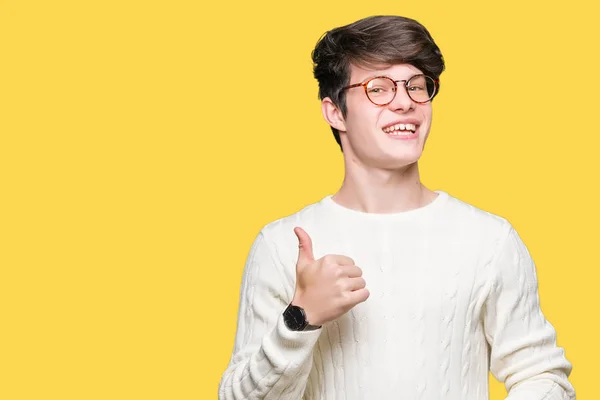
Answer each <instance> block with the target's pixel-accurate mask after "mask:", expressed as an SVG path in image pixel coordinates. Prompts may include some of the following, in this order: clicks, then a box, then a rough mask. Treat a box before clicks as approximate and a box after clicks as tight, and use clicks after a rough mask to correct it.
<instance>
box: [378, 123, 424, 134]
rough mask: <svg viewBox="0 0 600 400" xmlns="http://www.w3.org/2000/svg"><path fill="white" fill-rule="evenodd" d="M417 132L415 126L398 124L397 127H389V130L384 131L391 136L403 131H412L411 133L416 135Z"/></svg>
mask: <svg viewBox="0 0 600 400" xmlns="http://www.w3.org/2000/svg"><path fill="white" fill-rule="evenodd" d="M416 130H417V127H416V126H415V124H396V125H392V126H388V127H387V128H385V129H383V131H384V132H385V133H391V134H394V133H395V132H398V131H402V132H407V131H410V132H412V133H414V132H415V131H416Z"/></svg>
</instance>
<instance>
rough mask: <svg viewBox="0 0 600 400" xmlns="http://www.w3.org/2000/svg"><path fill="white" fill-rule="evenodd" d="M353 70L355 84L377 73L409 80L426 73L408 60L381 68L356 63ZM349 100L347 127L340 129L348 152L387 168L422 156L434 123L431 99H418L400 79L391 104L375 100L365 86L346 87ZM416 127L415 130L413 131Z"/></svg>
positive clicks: (373, 165)
mask: <svg viewBox="0 0 600 400" xmlns="http://www.w3.org/2000/svg"><path fill="white" fill-rule="evenodd" d="M350 71H351V75H350V77H351V79H350V83H351V84H354V83H359V82H364V81H366V80H367V79H369V78H371V77H374V76H388V77H390V78H392V79H393V80H397V81H399V80H408V79H410V78H411V77H413V76H414V75H417V74H422V73H423V72H422V71H420V70H419V69H417V68H415V67H413V66H412V65H408V64H400V65H394V66H392V67H386V68H385V69H377V70H366V69H362V68H359V67H356V66H354V65H352V66H351V70H350ZM346 104H347V114H346V117H345V118H344V121H343V125H344V128H345V129H344V130H343V131H342V132H340V135H341V140H342V145H343V146H344V147H343V148H344V153H345V154H346V156H351V157H352V160H354V161H359V162H360V163H361V164H365V165H367V166H371V167H376V168H383V169H398V168H402V167H404V166H407V165H409V164H413V163H415V162H416V161H417V160H418V159H419V157H420V156H421V153H422V152H423V148H424V146H425V142H426V140H427V137H428V135H429V129H430V126H431V116H432V109H431V102H428V103H425V104H419V103H416V102H414V101H413V100H412V99H411V98H410V97H409V96H408V94H407V91H406V89H405V87H404V82H398V91H397V93H396V97H395V98H394V100H393V101H392V102H391V103H390V104H388V105H385V106H378V105H375V104H373V103H372V102H371V101H369V99H368V98H367V96H366V95H365V91H364V89H363V87H356V88H352V89H348V90H346ZM400 124H403V125H404V126H402V125H400ZM407 124H408V126H406V125H407ZM415 128H416V129H415ZM412 129H414V132H413V133H409V132H408V131H410V130H412ZM356 159H358V160H356Z"/></svg>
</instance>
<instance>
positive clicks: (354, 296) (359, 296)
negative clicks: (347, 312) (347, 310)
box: [348, 288, 370, 305]
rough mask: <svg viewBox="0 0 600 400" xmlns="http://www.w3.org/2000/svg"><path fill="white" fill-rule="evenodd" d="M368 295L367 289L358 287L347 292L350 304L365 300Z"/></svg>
mask: <svg viewBox="0 0 600 400" xmlns="http://www.w3.org/2000/svg"><path fill="white" fill-rule="evenodd" d="M369 296H370V293H369V289H366V288H364V289H358V290H355V291H353V292H350V293H348V298H349V299H350V302H351V304H354V305H356V304H358V303H362V302H364V301H366V300H367V299H368V298H369Z"/></svg>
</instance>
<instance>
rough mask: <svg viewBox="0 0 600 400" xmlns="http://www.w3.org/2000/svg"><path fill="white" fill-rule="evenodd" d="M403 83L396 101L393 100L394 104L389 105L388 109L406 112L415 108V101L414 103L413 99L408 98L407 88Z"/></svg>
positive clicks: (398, 90)
mask: <svg viewBox="0 0 600 400" xmlns="http://www.w3.org/2000/svg"><path fill="white" fill-rule="evenodd" d="M402 83H403V82H401V83H400V84H399V85H398V89H397V91H396V97H394V100H392V102H391V103H390V104H388V105H387V106H388V108H389V109H390V110H392V111H403V112H405V111H408V110H410V109H411V108H413V107H414V105H415V103H414V101H412V99H411V98H410V97H409V96H408V93H407V92H406V88H405V87H404V85H402Z"/></svg>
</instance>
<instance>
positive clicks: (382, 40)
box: [312, 16, 445, 151]
mask: <svg viewBox="0 0 600 400" xmlns="http://www.w3.org/2000/svg"><path fill="white" fill-rule="evenodd" d="M312 61H313V73H314V77H315V79H317V81H318V82H319V98H320V99H321V100H323V99H324V98H326V97H329V98H331V100H332V102H333V103H334V104H335V105H336V106H337V107H338V108H339V109H340V111H341V112H342V115H343V116H344V117H345V116H346V114H347V111H348V110H347V107H346V96H345V91H343V90H342V88H343V87H345V86H348V85H349V84H350V65H351V64H352V65H355V66H357V67H363V68H367V69H373V68H376V67H381V66H391V65H396V64H410V65H412V66H414V67H416V68H418V69H419V70H421V71H423V73H424V74H426V75H429V76H431V77H432V78H433V79H436V80H437V79H438V78H439V76H440V75H441V73H442V72H443V71H444V68H445V65H444V58H443V56H442V52H441V51H440V49H439V47H438V46H437V45H436V44H435V42H434V41H433V38H432V37H431V34H430V33H429V31H427V29H426V28H425V27H424V26H423V25H421V24H420V23H419V22H417V21H415V20H414V19H410V18H406V17H401V16H372V17H367V18H363V19H361V20H358V21H356V22H353V23H351V24H349V25H345V26H341V27H338V28H335V29H333V30H330V31H328V32H326V33H325V34H324V35H323V36H322V37H321V39H319V41H318V42H317V45H316V47H315V49H314V50H313V52H312ZM438 92H439V83H438ZM331 130H332V131H333V136H334V138H335V140H336V142H337V143H338V145H339V146H340V149H341V147H342V144H341V141H340V135H339V132H338V130H337V129H335V128H333V127H332V128H331ZM342 151H343V149H342Z"/></svg>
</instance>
